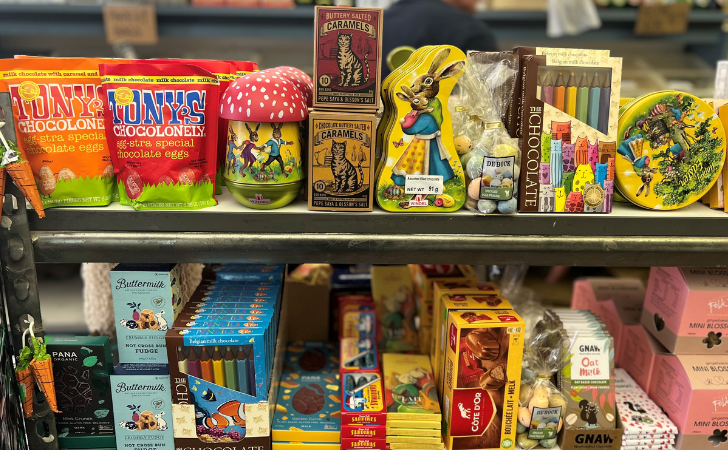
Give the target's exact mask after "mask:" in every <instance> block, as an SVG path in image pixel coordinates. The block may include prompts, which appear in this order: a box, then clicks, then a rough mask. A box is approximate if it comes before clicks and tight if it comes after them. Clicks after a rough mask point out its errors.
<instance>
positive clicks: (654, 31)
mask: <svg viewBox="0 0 728 450" xmlns="http://www.w3.org/2000/svg"><path fill="white" fill-rule="evenodd" d="M692 7H693V5H692V2H690V3H673V4H671V5H662V4H655V5H645V4H644V3H643V4H642V5H641V6H640V9H639V12H638V14H637V20H636V21H635V23H634V34H636V35H637V36H663V35H667V34H681V33H685V32H686V31H687V30H688V23H689V22H690V10H691V9H692Z"/></svg>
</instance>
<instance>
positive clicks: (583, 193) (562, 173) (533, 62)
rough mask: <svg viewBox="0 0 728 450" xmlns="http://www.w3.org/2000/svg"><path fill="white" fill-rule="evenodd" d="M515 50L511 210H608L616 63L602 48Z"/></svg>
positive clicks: (617, 77) (615, 115)
mask: <svg viewBox="0 0 728 450" xmlns="http://www.w3.org/2000/svg"><path fill="white" fill-rule="evenodd" d="M516 51H517V52H518V54H519V55H521V59H520V63H521V66H520V80H519V84H520V98H518V99H514V104H517V105H518V106H517V109H518V112H517V116H518V117H517V119H516V120H517V125H516V127H515V128H514V129H515V130H516V133H517V135H518V137H519V138H520V139H521V142H522V144H521V145H522V154H523V159H522V167H521V173H522V174H523V176H521V177H520V186H519V196H518V201H519V211H520V212H546V213H563V212H567V213H609V212H611V210H612V201H613V195H614V176H615V174H614V163H615V158H616V154H617V145H618V141H619V137H618V136H617V134H618V133H617V122H618V119H619V95H620V88H621V81H622V59H621V58H613V57H610V56H609V51H607V50H579V49H559V48H540V47H539V48H529V47H520V48H518V49H516Z"/></svg>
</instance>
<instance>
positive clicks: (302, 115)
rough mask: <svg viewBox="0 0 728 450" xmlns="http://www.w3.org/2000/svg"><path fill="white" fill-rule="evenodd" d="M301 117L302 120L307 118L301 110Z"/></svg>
mask: <svg viewBox="0 0 728 450" xmlns="http://www.w3.org/2000/svg"><path fill="white" fill-rule="evenodd" d="M301 117H302V118H303V117H306V116H305V115H304V114H303V110H301Z"/></svg>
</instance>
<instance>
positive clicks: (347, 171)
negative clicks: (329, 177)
mask: <svg viewBox="0 0 728 450" xmlns="http://www.w3.org/2000/svg"><path fill="white" fill-rule="evenodd" d="M363 162H364V159H363V158H362V159H360V160H359V182H357V176H356V172H357V170H356V169H355V168H354V164H352V163H351V161H349V160H348V159H346V141H344V142H336V141H331V173H332V174H333V175H334V188H333V192H334V193H336V194H343V193H347V194H348V193H352V192H356V191H358V190H359V189H361V187H362V185H363V184H364V170H363V169H362V167H361V165H362V163H363Z"/></svg>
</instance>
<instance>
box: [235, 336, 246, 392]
mask: <svg viewBox="0 0 728 450" xmlns="http://www.w3.org/2000/svg"><path fill="white" fill-rule="evenodd" d="M235 364H236V365H237V370H238V391H240V392H242V393H243V394H247V393H248V392H249V391H248V355H247V354H246V353H245V351H243V348H242V347H239V348H238V354H237V355H236V356H235Z"/></svg>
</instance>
